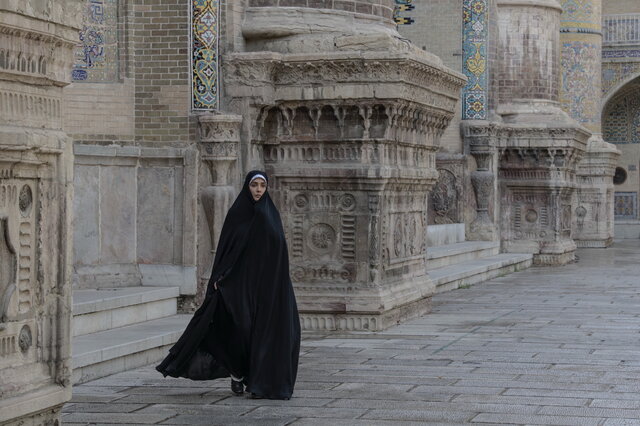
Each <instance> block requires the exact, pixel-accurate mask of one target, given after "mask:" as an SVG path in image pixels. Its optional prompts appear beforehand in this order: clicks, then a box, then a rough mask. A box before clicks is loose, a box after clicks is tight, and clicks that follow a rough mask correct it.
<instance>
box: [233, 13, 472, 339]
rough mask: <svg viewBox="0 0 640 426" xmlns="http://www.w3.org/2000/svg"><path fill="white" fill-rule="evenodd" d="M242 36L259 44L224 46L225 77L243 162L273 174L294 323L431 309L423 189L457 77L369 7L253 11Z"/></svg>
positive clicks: (370, 326)
mask: <svg viewBox="0 0 640 426" xmlns="http://www.w3.org/2000/svg"><path fill="white" fill-rule="evenodd" d="M329 23H331V25H329ZM243 35H244V37H245V39H246V40H247V43H248V44H247V46H248V48H249V50H254V51H261V52H256V53H232V54H229V55H227V60H226V62H225V68H224V69H223V74H224V76H225V81H226V82H227V86H226V87H227V93H228V95H229V98H230V105H232V109H233V110H235V111H237V112H238V113H243V115H244V116H245V121H244V122H243V124H244V125H243V128H242V136H243V137H242V139H243V140H245V141H251V145H249V146H246V145H245V146H246V148H242V151H243V152H247V153H248V154H249V158H245V159H244V168H245V169H248V168H249V166H250V165H251V166H253V165H254V164H255V165H258V166H262V165H264V166H265V167H266V169H267V171H268V172H269V173H270V174H271V176H272V181H271V182H270V185H271V186H270V191H271V194H272V195H273V197H274V199H275V201H276V203H277V204H278V206H279V208H280V212H281V214H282V217H283V225H284V227H285V232H286V234H287V237H288V240H289V247H290V256H291V273H292V279H293V281H294V283H295V287H296V295H297V299H298V305H299V309H300V312H301V321H302V325H303V328H305V329H327V330H336V329H348V330H380V329H384V328H386V327H388V326H389V325H391V324H394V323H396V322H398V321H403V320H406V319H408V318H411V317H413V316H417V315H421V314H423V313H426V312H428V310H429V299H430V297H431V295H432V294H433V291H434V286H433V283H432V282H431V280H430V279H429V277H428V276H427V274H426V273H425V260H426V258H425V253H426V244H425V239H426V229H427V226H428V218H427V208H426V206H427V200H428V192H429V190H430V189H431V187H432V186H433V185H434V184H435V182H436V179H437V176H438V172H437V170H436V158H435V151H436V149H437V146H438V143H439V139H440V137H441V136H442V133H443V131H444V129H445V128H446V127H447V125H448V123H449V122H450V120H451V119H452V117H453V112H454V107H455V105H456V102H457V99H456V98H457V97H458V91H459V89H460V88H461V86H462V84H463V79H462V77H461V76H460V75H459V74H457V73H455V72H453V71H450V70H448V69H447V68H445V67H444V66H442V62H441V61H440V60H439V59H438V58H436V57H434V56H433V55H430V54H428V53H425V52H422V51H420V50H418V49H416V48H415V47H413V46H411V45H407V44H405V43H404V42H402V41H401V40H400V37H399V35H398V34H397V33H396V32H395V30H394V29H393V28H392V26H390V25H389V23H388V22H384V21H383V20H380V18H378V17H375V16H373V15H369V16H367V15H354V14H352V13H349V12H336V11H334V10H327V9H322V8H317V7H316V8H314V7H302V8H284V7H266V8H265V7H260V8H257V7H256V8H249V9H247V11H246V20H245V22H244V24H243ZM244 143H245V144H246V142H244ZM457 189H458V191H459V192H462V189H461V186H460V185H458V188H457ZM455 198H456V200H455V203H456V206H455V210H456V211H455V212H452V213H451V216H452V217H454V218H455V219H456V221H457V220H458V217H459V210H460V205H459V198H458V196H457V195H456V197H455ZM450 220H451V219H450Z"/></svg>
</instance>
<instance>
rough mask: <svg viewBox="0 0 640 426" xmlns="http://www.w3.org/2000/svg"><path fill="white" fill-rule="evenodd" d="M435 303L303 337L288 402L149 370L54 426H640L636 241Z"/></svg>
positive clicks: (108, 386)
mask: <svg viewBox="0 0 640 426" xmlns="http://www.w3.org/2000/svg"><path fill="white" fill-rule="evenodd" d="M577 256H578V262H577V263H572V264H569V265H567V266H564V267H534V268H530V269H528V270H526V271H523V272H518V273H514V274H511V275H509V276H505V277H500V278H496V279H493V280H491V281H487V282H485V283H482V284H479V285H473V286H471V287H469V288H461V289H458V290H456V291H450V292H447V293H442V294H437V295H435V296H434V297H433V303H434V306H433V312H432V313H431V314H429V315H427V316H424V317H422V318H419V319H416V320H413V321H411V322H409V323H406V324H403V325H400V326H397V327H393V328H391V329H389V330H387V331H384V332H379V333H360V332H351V333H342V334H341V335H335V334H332V335H331V336H328V335H321V334H316V335H310V334H306V335H305V338H304V340H303V344H302V353H301V358H300V361H301V363H300V371H299V375H298V383H297V385H296V392H295V394H294V397H293V398H292V399H291V400H290V401H269V400H251V399H247V398H243V397H233V396H231V395H230V391H229V390H228V382H227V381H226V380H219V381H213V382H191V381H187V380H181V379H163V378H162V377H161V376H160V375H159V374H157V373H156V372H155V371H154V370H153V369H152V367H150V366H149V367H144V368H139V369H137V370H133V371H128V372H126V373H120V374H116V375H113V376H109V377H105V378H102V379H99V380H96V381H93V382H89V383H86V384H83V385H80V386H76V387H74V396H73V400H72V402H71V403H70V404H67V405H66V407H65V408H64V413H63V417H62V420H63V422H64V424H68V425H72V424H89V423H90V424H152V423H155V424H190V425H192V424H209V425H211V424H260V425H270V424H273V425H285V424H295V425H326V424H332V425H367V426H369V425H395V424H415V425H423V424H468V423H478V424H482V423H489V424H510V425H513V424H544V425H622V424H625V425H631V424H640V421H639V420H638V419H640V399H639V398H638V390H639V389H640V388H639V386H638V381H639V380H640V351H639V350H638V339H639V338H638V330H639V329H640V318H638V309H637V306H638V303H639V302H640V293H639V289H640V284H639V283H638V278H637V277H638V276H640V241H638V240H624V241H616V243H615V244H614V246H613V247H611V248H608V249H597V250H595V249H591V250H586V249H579V250H578V251H577Z"/></svg>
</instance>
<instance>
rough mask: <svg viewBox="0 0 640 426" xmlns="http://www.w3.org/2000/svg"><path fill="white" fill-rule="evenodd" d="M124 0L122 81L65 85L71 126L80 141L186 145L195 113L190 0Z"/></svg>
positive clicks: (120, 38) (67, 124)
mask: <svg viewBox="0 0 640 426" xmlns="http://www.w3.org/2000/svg"><path fill="white" fill-rule="evenodd" d="M132 3H133V2H128V3H126V5H125V4H124V2H123V3H122V4H121V7H120V9H119V15H120V16H119V22H118V30H119V36H118V41H119V59H118V60H119V69H120V80H119V81H116V82H111V83H82V82H77V83H74V84H72V85H70V86H69V87H67V88H66V89H65V111H64V118H65V120H64V123H65V131H67V133H69V134H70V135H71V136H72V138H73V139H74V140H76V141H79V142H88V143H91V142H109V141H112V142H131V141H136V142H139V143H143V144H147V143H151V144H154V143H164V144H169V145H172V146H175V145H184V144H185V143H188V142H191V141H193V140H195V122H194V121H193V118H190V117H189V116H190V82H189V72H190V67H191V64H190V56H189V55H190V53H189V50H190V49H189V5H190V2H189V0H141V1H140V2H136V4H132Z"/></svg>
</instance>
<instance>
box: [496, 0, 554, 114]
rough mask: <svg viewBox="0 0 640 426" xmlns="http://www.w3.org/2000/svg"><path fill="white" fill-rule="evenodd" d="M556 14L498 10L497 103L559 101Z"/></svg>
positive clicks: (521, 8)
mask: <svg viewBox="0 0 640 426" xmlns="http://www.w3.org/2000/svg"><path fill="white" fill-rule="evenodd" d="M557 14H558V12H557V11H556V10H552V9H548V8H542V7H536V8H533V7H524V6H520V5H518V6H513V7H500V9H499V18H498V25H499V28H500V29H499V31H500V32H501V33H502V32H504V34H509V35H510V37H504V38H501V43H502V44H500V46H499V47H498V49H499V53H498V56H499V66H498V67H496V69H495V73H496V74H495V75H494V78H496V79H497V80H496V83H497V86H498V87H497V90H498V93H497V94H498V101H499V102H509V101H511V100H513V99H546V100H552V101H557V100H558V97H559V84H560V81H559V80H560V79H559V76H560V74H559V69H558V66H559V64H558V58H559V56H558V55H559V51H558V47H559V41H558V39H559V37H560V27H559V20H558V19H556V18H555V16H552V15H557Z"/></svg>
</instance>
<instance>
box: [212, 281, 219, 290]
mask: <svg viewBox="0 0 640 426" xmlns="http://www.w3.org/2000/svg"><path fill="white" fill-rule="evenodd" d="M213 288H215V289H216V290H217V289H218V281H216V282H215V283H213Z"/></svg>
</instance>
